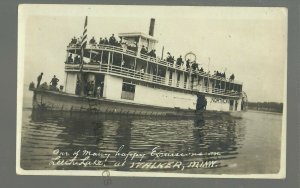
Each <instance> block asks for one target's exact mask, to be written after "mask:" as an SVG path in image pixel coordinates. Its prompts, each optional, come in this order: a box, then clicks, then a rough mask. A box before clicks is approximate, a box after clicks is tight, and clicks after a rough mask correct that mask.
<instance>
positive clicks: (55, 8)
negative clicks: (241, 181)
mask: <svg viewBox="0 0 300 188" xmlns="http://www.w3.org/2000/svg"><path fill="white" fill-rule="evenodd" d="M66 6H68V7H72V10H73V11H70V12H65V11H63V9H64V8H65V7H66ZM97 6H106V7H109V8H117V7H118V8H120V6H121V7H122V8H130V7H133V5H131V6H128V5H54V4H51V5H50V4H48V5H46V4H30V5H29V4H22V5H19V7H18V66H17V67H18V70H17V73H18V75H17V117H16V119H17V132H16V134H17V137H16V173H17V174H18V175H50V176H102V172H103V171H102V170H97V171H88V170H24V169H22V168H21V167H20V162H21V161H20V155H21V153H20V152H21V130H22V109H23V78H24V45H25V42H24V41H25V32H24V31H25V27H26V20H27V18H28V17H29V16H33V15H47V16H51V15H56V16H59V15H64V16H68V15H69V16H72V15H74V13H76V15H77V16H78V15H83V16H86V15H89V16H91V15H97V11H95V9H93V7H97ZM134 6H137V5H134ZM139 7H141V8H143V7H147V8H150V7H151V6H139ZM160 7H161V6H160ZM172 7H173V8H180V6H172ZM182 7H184V8H191V9H194V8H197V7H192V6H182ZM198 8H199V7H198ZM219 8H220V7H219ZM224 8H225V7H224ZM226 8H228V7H226ZM235 8H252V7H235ZM255 8H260V7H255ZM263 8H267V7H263ZM270 8H271V7H270ZM29 9H30V11H28V10H29ZM45 9H47V10H48V11H45ZM49 9H51V11H49ZM76 9H77V10H78V11H76ZM273 9H280V10H281V11H282V12H283V14H284V15H285V16H286V20H287V15H288V10H287V8H285V7H276V8H273ZM87 12H88V13H87ZM54 13H55V14H54ZM286 24H287V21H286ZM286 28H287V26H286ZM286 33H288V32H287V31H286ZM286 53H287V52H286ZM284 79H285V82H284V84H285V85H284V100H283V101H284V108H283V115H282V135H281V157H280V171H279V172H278V173H277V174H246V175H241V174H220V175H216V174H187V173H161V172H120V171H113V170H109V172H110V176H120V177H124V176H125V177H176V178H179V177H180V178H235V179H237V178H247V179H248V178H249V179H250V178H252V179H254V178H255V179H284V178H286V134H287V130H286V129H287V119H286V118H287V97H286V96H287V60H286V63H285V78H284Z"/></svg>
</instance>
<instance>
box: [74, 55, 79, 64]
mask: <svg viewBox="0 0 300 188" xmlns="http://www.w3.org/2000/svg"><path fill="white" fill-rule="evenodd" d="M74 64H80V57H79V55H77V56H76V57H75V58H74Z"/></svg>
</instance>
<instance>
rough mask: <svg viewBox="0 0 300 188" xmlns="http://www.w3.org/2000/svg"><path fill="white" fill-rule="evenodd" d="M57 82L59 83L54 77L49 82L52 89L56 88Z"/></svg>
mask: <svg viewBox="0 0 300 188" xmlns="http://www.w3.org/2000/svg"><path fill="white" fill-rule="evenodd" d="M58 82H59V79H58V78H56V76H55V75H54V76H53V78H52V80H51V82H50V83H51V85H52V86H53V88H56V86H57V83H58Z"/></svg>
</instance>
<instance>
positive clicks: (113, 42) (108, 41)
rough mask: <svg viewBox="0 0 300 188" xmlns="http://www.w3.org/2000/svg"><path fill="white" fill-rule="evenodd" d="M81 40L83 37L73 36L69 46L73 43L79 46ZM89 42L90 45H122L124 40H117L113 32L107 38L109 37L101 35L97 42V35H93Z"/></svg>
mask: <svg viewBox="0 0 300 188" xmlns="http://www.w3.org/2000/svg"><path fill="white" fill-rule="evenodd" d="M81 42H82V37H79V38H76V37H73V38H72V39H71V42H70V44H69V46H71V45H77V46H80V45H81ZM89 44H90V45H95V46H96V45H97V44H106V45H113V46H119V47H121V46H122V40H119V41H118V40H117V39H116V37H115V35H114V34H112V35H111V36H110V37H109V39H107V37H105V38H102V37H100V39H99V42H98V43H97V41H96V39H95V37H94V36H93V37H92V38H91V39H90V40H89Z"/></svg>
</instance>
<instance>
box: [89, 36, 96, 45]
mask: <svg viewBox="0 0 300 188" xmlns="http://www.w3.org/2000/svg"><path fill="white" fill-rule="evenodd" d="M90 44H92V45H95V44H96V40H95V38H94V37H92V38H91V40H90Z"/></svg>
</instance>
